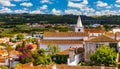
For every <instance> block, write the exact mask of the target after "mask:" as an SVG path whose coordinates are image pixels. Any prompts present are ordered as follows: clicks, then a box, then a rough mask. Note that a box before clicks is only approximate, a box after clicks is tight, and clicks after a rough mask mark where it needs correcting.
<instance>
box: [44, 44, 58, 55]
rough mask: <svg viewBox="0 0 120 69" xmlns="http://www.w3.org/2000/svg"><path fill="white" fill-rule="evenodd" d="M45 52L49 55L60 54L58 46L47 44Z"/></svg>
mask: <svg viewBox="0 0 120 69" xmlns="http://www.w3.org/2000/svg"><path fill="white" fill-rule="evenodd" d="M46 51H48V52H49V54H56V53H58V52H60V47H59V46H58V45H54V44H49V45H48V46H47V49H46Z"/></svg>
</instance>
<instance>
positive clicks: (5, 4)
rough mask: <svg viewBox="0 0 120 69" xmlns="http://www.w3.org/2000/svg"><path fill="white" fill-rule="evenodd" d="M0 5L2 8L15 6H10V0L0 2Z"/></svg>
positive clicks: (0, 0)
mask: <svg viewBox="0 0 120 69" xmlns="http://www.w3.org/2000/svg"><path fill="white" fill-rule="evenodd" d="M0 4H1V5H2V6H16V5H15V4H12V3H11V2H10V0H0Z"/></svg>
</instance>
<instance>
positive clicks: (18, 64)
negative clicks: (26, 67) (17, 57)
mask: <svg viewBox="0 0 120 69" xmlns="http://www.w3.org/2000/svg"><path fill="white" fill-rule="evenodd" d="M21 65H22V64H21V63H17V64H15V66H14V68H15V67H18V66H21Z"/></svg>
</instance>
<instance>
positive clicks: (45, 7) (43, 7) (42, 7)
mask: <svg viewBox="0 0 120 69" xmlns="http://www.w3.org/2000/svg"><path fill="white" fill-rule="evenodd" d="M47 7H48V6H47V5H43V6H41V7H40V9H41V10H45V9H47Z"/></svg>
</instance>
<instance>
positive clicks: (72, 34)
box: [43, 32, 88, 37]
mask: <svg viewBox="0 0 120 69" xmlns="http://www.w3.org/2000/svg"><path fill="white" fill-rule="evenodd" d="M43 36H44V37H80V36H88V34H87V33H82V32H44V34H43Z"/></svg>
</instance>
